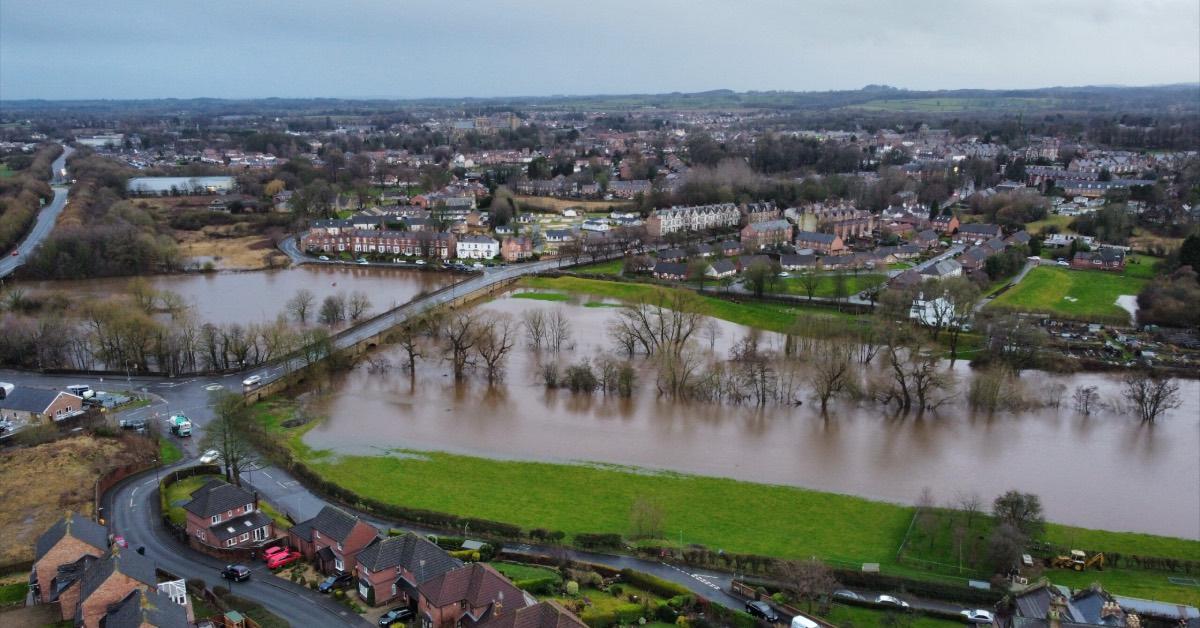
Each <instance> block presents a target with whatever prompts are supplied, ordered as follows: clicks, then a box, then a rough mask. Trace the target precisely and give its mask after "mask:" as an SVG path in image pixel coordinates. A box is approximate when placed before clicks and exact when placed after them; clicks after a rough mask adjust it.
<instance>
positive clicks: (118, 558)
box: [58, 548, 158, 628]
mask: <svg viewBox="0 0 1200 628" xmlns="http://www.w3.org/2000/svg"><path fill="white" fill-rule="evenodd" d="M157 581H158V579H157V577H156V576H155V573H154V563H152V562H150V559H148V558H146V557H144V556H140V555H138V553H137V552H133V551H122V550H121V549H120V548H113V550H112V551H111V553H109V554H108V555H106V556H104V557H102V558H98V559H96V560H94V561H91V562H89V563H88V564H87V566H86V567H85V568H84V570H83V573H82V574H80V577H79V579H78V580H76V581H75V582H73V583H72V584H71V585H70V586H68V587H67V588H66V590H64V591H63V592H62V593H61V594H60V595H59V597H58V602H59V607H60V609H61V611H62V618H63V621H71V620H74V621H75V624H76V625H82V626H85V627H87V628H98V627H99V626H100V625H101V620H102V619H103V618H104V616H105V615H106V614H107V613H108V609H109V607H110V606H114V605H117V604H119V603H120V602H121V601H122V600H124V599H125V598H126V597H127V596H128V595H129V594H130V593H133V592H134V591H139V590H140V591H146V590H152V589H155V586H156V583H157Z"/></svg>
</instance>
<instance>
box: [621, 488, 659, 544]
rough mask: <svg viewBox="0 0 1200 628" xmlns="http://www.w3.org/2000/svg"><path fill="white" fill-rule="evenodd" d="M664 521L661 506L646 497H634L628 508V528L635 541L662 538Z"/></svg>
mask: <svg viewBox="0 0 1200 628" xmlns="http://www.w3.org/2000/svg"><path fill="white" fill-rule="evenodd" d="M665 519H666V514H665V513H664V512H663V508H662V506H661V505H660V504H659V503H658V502H656V501H652V500H650V499H647V498H646V497H642V496H640V495H639V496H637V497H635V498H634V499H633V504H632V505H631V506H630V507H629V526H630V528H631V531H632V533H633V538H635V539H636V538H642V539H647V538H656V537H659V536H662V531H663V522H664V521H665Z"/></svg>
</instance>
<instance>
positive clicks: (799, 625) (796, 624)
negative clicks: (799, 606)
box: [792, 615, 821, 628]
mask: <svg viewBox="0 0 1200 628" xmlns="http://www.w3.org/2000/svg"><path fill="white" fill-rule="evenodd" d="M792 628H821V624H818V623H817V622H815V621H813V620H811V619H809V618H807V617H805V616H803V615H796V616H795V617H793V618H792Z"/></svg>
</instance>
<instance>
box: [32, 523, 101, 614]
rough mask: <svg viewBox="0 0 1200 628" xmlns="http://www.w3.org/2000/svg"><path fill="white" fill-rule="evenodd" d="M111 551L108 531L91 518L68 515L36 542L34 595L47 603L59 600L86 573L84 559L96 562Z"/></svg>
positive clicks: (33, 575)
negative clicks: (64, 591) (84, 571)
mask: <svg viewBox="0 0 1200 628" xmlns="http://www.w3.org/2000/svg"><path fill="white" fill-rule="evenodd" d="M107 551H108V529H107V528H105V527H104V526H102V525H100V524H98V523H96V522H95V521H92V520H91V519H88V518H87V517H81V516H79V515H77V514H75V513H73V512H72V513H67V514H66V515H65V516H64V517H63V518H62V519H59V520H58V521H55V522H54V525H52V526H50V529H48V530H46V531H45V532H43V533H42V535H41V536H39V537H38V538H37V541H36V542H35V543H34V554H33V571H32V573H31V574H30V577H29V580H30V582H31V583H32V584H33V593H34V595H36V596H37V598H38V600H39V601H40V602H42V603H43V604H45V603H48V602H54V601H56V600H58V596H59V594H60V593H61V592H62V590H63V589H66V588H67V587H68V586H70V585H71V584H72V583H74V582H75V581H76V580H78V578H79V576H80V575H81V574H82V573H83V562H86V561H85V560H84V557H87V558H90V559H92V560H95V559H97V558H99V557H101V556H103V555H104V554H105V552H107Z"/></svg>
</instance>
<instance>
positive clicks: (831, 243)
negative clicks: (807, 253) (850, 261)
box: [793, 231, 846, 255]
mask: <svg viewBox="0 0 1200 628" xmlns="http://www.w3.org/2000/svg"><path fill="white" fill-rule="evenodd" d="M793 242H794V243H795V245H796V248H798V249H812V250H813V251H815V252H817V253H820V254H822V255H841V254H843V253H845V252H846V244H845V243H844V242H842V238H841V237H840V236H838V235H837V234H833V233H817V232H814V231H799V232H797V233H796V235H795V237H794V238H793Z"/></svg>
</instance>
